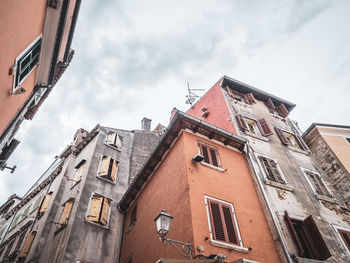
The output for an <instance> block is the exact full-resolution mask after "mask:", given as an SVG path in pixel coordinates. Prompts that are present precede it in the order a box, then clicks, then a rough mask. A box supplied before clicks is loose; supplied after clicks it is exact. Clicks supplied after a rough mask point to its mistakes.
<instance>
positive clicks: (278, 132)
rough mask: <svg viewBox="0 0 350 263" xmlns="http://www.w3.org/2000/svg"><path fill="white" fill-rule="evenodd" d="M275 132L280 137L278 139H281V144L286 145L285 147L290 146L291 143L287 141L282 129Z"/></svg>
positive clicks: (276, 129)
mask: <svg viewBox="0 0 350 263" xmlns="http://www.w3.org/2000/svg"><path fill="white" fill-rule="evenodd" d="M275 131H276V133H277V135H278V137H279V138H280V140H281V142H282V143H283V144H284V145H289V144H290V143H289V141H288V140H287V138H286V136H284V134H283V132H282V130H281V129H279V128H277V127H275Z"/></svg>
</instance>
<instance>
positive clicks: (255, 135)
mask: <svg viewBox="0 0 350 263" xmlns="http://www.w3.org/2000/svg"><path fill="white" fill-rule="evenodd" d="M244 133H245V134H247V135H248V136H250V137H253V138H256V139H259V140H262V141H265V142H268V141H269V138H267V137H265V136H262V135H259V134H255V133H252V132H249V131H245V132H244Z"/></svg>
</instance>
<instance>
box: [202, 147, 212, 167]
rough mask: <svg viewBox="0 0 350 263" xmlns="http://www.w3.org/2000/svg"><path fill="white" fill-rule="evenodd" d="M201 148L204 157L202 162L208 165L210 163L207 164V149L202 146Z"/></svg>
mask: <svg viewBox="0 0 350 263" xmlns="http://www.w3.org/2000/svg"><path fill="white" fill-rule="evenodd" d="M201 148H202V152H203V156H204V162H205V163H210V162H209V155H208V149H207V147H206V146H204V145H202V146H201Z"/></svg>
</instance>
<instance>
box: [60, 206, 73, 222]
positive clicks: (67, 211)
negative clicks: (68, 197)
mask: <svg viewBox="0 0 350 263" xmlns="http://www.w3.org/2000/svg"><path fill="white" fill-rule="evenodd" d="M72 206H73V201H68V202H66V204H65V205H64V209H63V213H62V215H61V218H60V221H59V223H60V224H61V225H63V224H66V223H67V221H68V218H69V214H70V211H71V210H72ZM59 226H60V225H59Z"/></svg>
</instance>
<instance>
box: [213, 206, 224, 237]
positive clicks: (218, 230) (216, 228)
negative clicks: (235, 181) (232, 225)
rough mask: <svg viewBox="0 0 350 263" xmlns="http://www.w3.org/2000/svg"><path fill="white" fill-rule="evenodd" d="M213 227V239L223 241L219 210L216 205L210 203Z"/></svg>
mask: <svg viewBox="0 0 350 263" xmlns="http://www.w3.org/2000/svg"><path fill="white" fill-rule="evenodd" d="M210 207H211V213H212V218H213V225H214V234H215V239H217V240H222V241H225V234H224V228H223V226H222V222H221V215H220V208H219V205H218V204H215V203H210Z"/></svg>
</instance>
